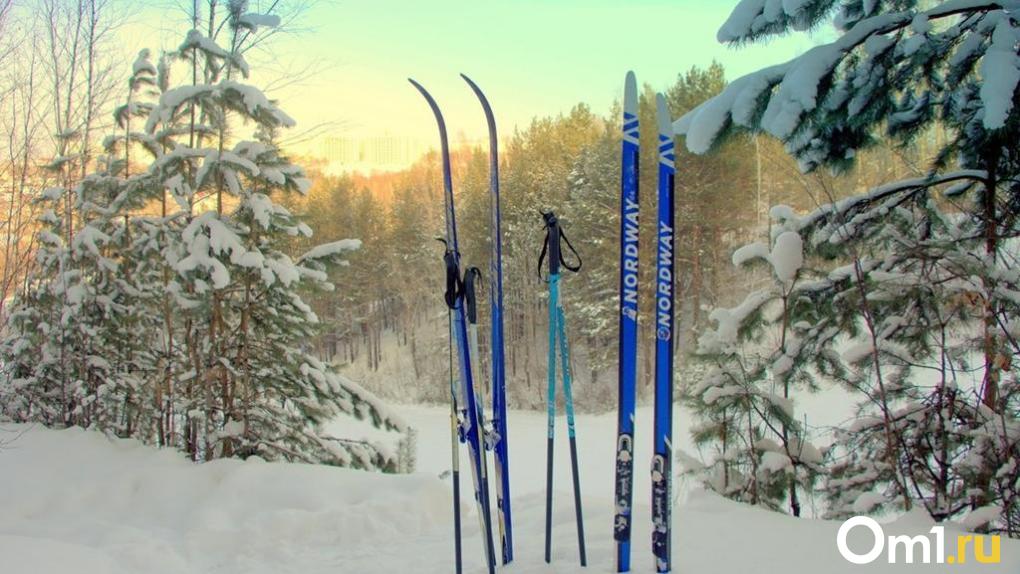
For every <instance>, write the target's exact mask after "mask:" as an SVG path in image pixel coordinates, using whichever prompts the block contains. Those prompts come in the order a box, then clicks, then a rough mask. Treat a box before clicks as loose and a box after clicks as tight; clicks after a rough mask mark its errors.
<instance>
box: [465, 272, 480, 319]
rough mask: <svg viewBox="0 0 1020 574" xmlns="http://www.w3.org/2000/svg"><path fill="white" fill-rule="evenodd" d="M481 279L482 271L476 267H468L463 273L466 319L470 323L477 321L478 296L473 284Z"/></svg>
mask: <svg viewBox="0 0 1020 574" xmlns="http://www.w3.org/2000/svg"><path fill="white" fill-rule="evenodd" d="M481 280H482V272H481V270H479V269H478V268H477V267H468V270H467V272H465V273H464V283H463V285H464V302H465V304H466V305H467V320H468V323H469V324H471V325H476V324H477V323H478V296H477V294H476V291H475V284H476V283H478V282H479V281H481Z"/></svg>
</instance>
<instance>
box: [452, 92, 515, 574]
mask: <svg viewBox="0 0 1020 574" xmlns="http://www.w3.org/2000/svg"><path fill="white" fill-rule="evenodd" d="M461 77H462V78H464V81H466V82H467V83H468V85H469V86H471V89H472V90H473V91H474V92H475V95H476V96H478V101H479V102H481V104H482V110H483V111H484V112H485V121H486V123H487V124H488V128H489V192H490V195H491V198H492V204H491V205H492V221H491V225H492V252H491V253H490V258H489V278H490V279H489V303H490V308H491V310H492V312H491V316H492V339H491V347H492V428H493V440H492V450H493V453H494V454H495V470H496V477H495V478H496V512H497V513H498V514H497V517H498V518H499V538H500V547H501V548H502V552H503V564H509V563H510V562H511V561H512V560H513V559H514V543H513V527H512V524H513V521H512V520H511V515H510V455H509V451H508V448H507V429H506V426H507V425H506V367H505V362H504V349H503V230H502V228H501V227H500V210H499V147H498V146H499V142H498V139H497V135H496V118H495V116H494V115H493V113H492V107H491V106H490V105H489V100H488V99H487V98H486V97H485V94H484V93H482V90H481V88H479V87H478V85H477V84H475V83H474V82H473V81H471V78H469V77H467V76H465V75H464V74H461Z"/></svg>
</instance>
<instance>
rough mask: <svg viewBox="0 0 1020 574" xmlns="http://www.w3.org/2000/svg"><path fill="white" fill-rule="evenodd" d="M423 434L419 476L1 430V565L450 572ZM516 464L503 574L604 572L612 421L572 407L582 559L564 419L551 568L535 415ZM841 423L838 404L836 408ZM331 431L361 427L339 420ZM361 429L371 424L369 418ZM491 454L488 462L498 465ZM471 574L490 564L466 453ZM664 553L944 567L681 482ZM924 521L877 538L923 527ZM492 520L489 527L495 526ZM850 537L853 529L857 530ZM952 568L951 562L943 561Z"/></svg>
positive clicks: (445, 459) (156, 572)
mask: <svg viewBox="0 0 1020 574" xmlns="http://www.w3.org/2000/svg"><path fill="white" fill-rule="evenodd" d="M395 410H396V411H397V412H399V413H400V414H401V415H402V416H403V417H404V418H405V419H406V420H407V421H408V422H409V424H411V425H412V426H414V427H415V428H417V429H418V472H416V473H415V474H413V475H410V476H393V475H380V474H375V473H367V472H360V471H353V470H346V469H336V468H330V467H323V466H312V465H301V464H269V463H265V462H262V461H256V460H250V461H247V462H242V461H236V460H224V461H216V462H213V463H208V464H203V465H193V464H191V463H189V462H188V461H186V460H185V459H184V458H183V457H181V456H180V455H179V454H177V453H175V452H170V451H157V450H154V449H152V448H149V447H145V446H141V445H139V444H138V443H137V442H134V441H129V440H113V441H111V440H109V439H107V438H105V437H103V436H101V435H99V434H96V433H92V432H87V431H82V430H80V429H70V430H61V431H54V430H45V429H42V428H40V427H32V428H29V427H24V426H18V425H8V426H7V427H6V428H5V429H4V431H0V432H3V435H2V436H3V438H4V440H7V439H8V438H9V437H13V436H15V435H14V434H12V433H8V432H5V431H14V433H17V432H21V431H23V430H26V429H29V430H27V432H25V433H24V434H23V435H22V436H20V437H19V438H17V439H16V440H14V441H13V442H11V443H10V444H8V445H7V447H6V448H5V449H4V450H2V451H0V477H3V481H4V487H5V488H3V489H0V509H2V511H0V557H2V558H0V572H4V573H7V572H12V573H17V574H51V573H57V572H66V571H74V572H75V574H128V573H132V574H134V573H152V574H164V573H165V574H170V573H173V574H192V573H194V574H198V573H202V574H235V573H236V574H242V573H244V574H269V573H287V574H289V573H294V574H297V573H301V574H320V573H321V574H325V573H327V572H328V573H330V574H336V573H362V572H364V573H374V572H408V573H449V572H452V571H453V541H452V535H451V533H452V522H453V520H452V513H451V504H452V502H451V498H450V482H449V479H446V480H443V479H440V478H439V477H438V476H439V474H440V473H442V472H444V471H446V470H447V469H448V468H449V461H450V442H449V441H450V435H449V432H450V430H449V418H448V417H449V412H448V410H447V408H444V407H425V406H410V407H398V408H396V409H395ZM676 414H677V417H676V418H677V424H676V428H675V432H674V436H676V437H677V438H678V439H679V440H680V448H683V449H684V450H686V451H687V452H693V451H692V450H691V449H690V443H689V441H690V439H689V438H688V436H689V433H688V424H689V417H687V416H686V412H685V411H684V410H683V409H678V410H677V413H676ZM509 416H510V419H509V420H510V430H511V434H510V443H509V444H510V469H511V481H512V483H511V488H512V494H513V499H512V501H513V512H514V532H515V535H516V538H515V553H516V557H517V561H516V562H515V563H514V564H513V565H511V566H510V567H508V568H506V569H505V571H506V572H508V573H511V572H512V573H517V574H531V573H539V572H542V573H548V572H557V573H565V574H571V573H581V572H613V571H614V565H613V556H614V546H613V540H612V532H611V528H610V526H611V524H612V518H613V508H612V491H613V468H614V461H613V457H614V455H615V446H614V438H615V434H616V416H615V414H605V415H581V416H578V421H577V425H578V442H579V448H580V451H581V481H582V488H583V504H584V517H585V528H586V533H587V540H586V541H587V548H588V561H589V567H588V568H587V569H582V568H580V567H579V566H578V561H577V534H576V530H575V527H574V509H573V499H572V495H571V486H570V470H569V456H568V452H567V441H566V424H565V421H564V419H563V417H562V415H561V416H560V417H559V418H558V420H557V429H556V430H557V433H559V434H558V438H557V443H556V449H557V452H556V456H557V458H556V466H557V469H556V476H555V481H556V487H555V492H554V516H553V524H554V526H553V528H554V536H553V563H552V564H551V565H547V564H545V563H544V561H543V556H542V552H543V536H544V511H545V499H544V488H545V432H546V429H545V423H546V418H545V415H544V413H533V412H514V411H512V412H511V413H510V415H509ZM833 416H834V417H839V416H841V415H839V414H836V412H835V411H833ZM637 417H638V418H637V434H636V452H635V454H636V460H635V462H636V464H635V482H634V487H635V493H634V502H635V509H634V530H633V541H632V547H633V551H632V558H633V564H632V566H633V571H635V572H651V571H654V568H653V562H652V559H651V549H650V546H651V544H650V542H651V528H650V510H649V502H648V501H649V498H650V478H649V461H650V457H651V450H652V449H651V446H652V441H651V410H650V408H649V407H647V406H646V407H639V409H638V412H637ZM335 426H336V428H334V429H331V430H334V431H347V432H349V433H350V432H359V430H358V429H359V428H361V427H358V425H357V424H351V423H348V422H343V423H337V425H335ZM361 430H365V431H366V432H365V434H366V436H368V435H371V432H368V430H370V429H367V430H366V428H361ZM490 464H491V463H490ZM461 468H462V469H463V470H462V472H463V473H464V474H463V475H462V495H461V496H462V498H461V504H462V513H463V514H462V519H463V522H462V524H463V529H464V534H465V539H464V546H463V548H464V567H465V569H464V571H465V573H468V574H470V573H476V572H477V573H480V572H485V566H484V561H483V558H482V556H483V554H482V544H481V537H480V535H479V532H478V531H479V527H478V519H477V515H476V514H475V512H474V503H473V501H472V499H471V478H470V473H469V471H468V470H467V469H468V466H467V464H466V449H463V448H462V449H461ZM677 490H678V491H679V492H680V493H681V494H680V497H681V500H680V502H679V503H678V505H677V506H676V507H675V508H674V539H673V540H674V545H673V561H674V569H675V571H676V572H690V573H697V574H712V573H720V574H722V573H734V574H736V573H742V572H755V573H756V574H757V573H761V574H769V573H775V574H780V573H781V574H790V573H800V572H804V573H815V572H835V573H843V572H845V573H848V574H849V573H860V572H865V573H888V574H893V573H899V572H903V571H906V572H913V571H924V572H932V571H942V570H944V569H946V567H945V566H943V567H924V566H921V565H904V564H897V565H888V564H877V563H876V564H872V565H869V566H854V565H851V564H849V563H847V562H845V561H843V559H842V558H841V557H840V556H839V555H838V553H837V550H836V548H835V533H836V531H837V529H838V526H839V525H838V524H837V523H835V522H824V521H817V520H807V519H800V520H798V519H794V518H790V517H786V516H781V515H778V514H775V513H771V512H767V511H762V510H757V509H753V508H749V507H746V506H742V505H739V504H735V503H732V502H729V501H726V500H722V499H720V498H718V497H716V496H713V495H709V494H705V493H702V492H700V491H698V492H693V493H691V492H689V491H690V489H689V488H687V487H686V485H683V484H677ZM929 527H930V524H929V523H928V522H927V521H926V519H925V518H923V517H918V516H916V515H911V516H907V517H905V518H902V519H900V520H899V521H897V522H896V523H894V524H893V525H888V526H887V530H886V532H887V534H900V533H907V532H912V533H915V534H917V533H923V532H926V531H927V530H928V528H929ZM494 528H495V526H494ZM851 544H852V545H853V540H851ZM1002 557H1003V564H1001V565H998V566H985V565H975V564H971V563H968V564H966V565H954V566H953V567H952V569H951V571H952V572H982V573H988V574H993V573H998V572H1003V573H1006V572H1017V571H1020V542H1016V541H1007V540H1004V541H1003V546H1002ZM947 571H949V570H947Z"/></svg>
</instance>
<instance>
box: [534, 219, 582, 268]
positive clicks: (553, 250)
mask: <svg viewBox="0 0 1020 574" xmlns="http://www.w3.org/2000/svg"><path fill="white" fill-rule="evenodd" d="M542 219H544V220H545V241H544V242H543V243H542V253H541V254H540V255H539V256H538V276H539V277H541V276H542V263H543V262H544V261H545V257H546V255H548V256H549V275H556V274H558V273H559V272H560V265H562V266H563V267H565V268H566V269H567V271H571V272H573V273H577V272H578V271H580V270H581V264H582V263H583V262H582V261H581V256H580V255H579V254H578V253H577V250H576V249H574V246H573V245H571V244H570V240H569V239H567V234H566V233H564V232H563V228H562V227H561V226H560V221H559V219H558V218H557V217H556V214H555V213H553V212H551V211H550V212H548V213H543V214H542ZM561 243H566V244H567V247H568V248H569V249H570V252H571V253H573V254H574V259H575V260H576V261H577V263H576V264H571V263H568V262H567V260H566V259H565V258H564V257H563V248H562V247H563V246H562V245H561Z"/></svg>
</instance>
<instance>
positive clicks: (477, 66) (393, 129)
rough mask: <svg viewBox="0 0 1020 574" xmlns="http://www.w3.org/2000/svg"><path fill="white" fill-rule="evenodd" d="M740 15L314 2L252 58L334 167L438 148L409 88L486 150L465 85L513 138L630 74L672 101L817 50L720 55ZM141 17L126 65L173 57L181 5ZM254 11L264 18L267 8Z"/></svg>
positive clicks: (540, 4)
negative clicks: (336, 154) (718, 72)
mask: <svg viewBox="0 0 1020 574" xmlns="http://www.w3.org/2000/svg"><path fill="white" fill-rule="evenodd" d="M189 4H190V3H189ZM735 5H736V2H735V0H734V1H731V0H725V1H724V0H718V1H707V2H706V1H703V0H702V1H695V0H673V1H667V0H630V1H625V0H587V1H582V0H544V1H543V0H501V1H497V0H492V1H486V2H469V1H467V0H432V1H415V0H374V1H373V0H343V1H324V2H312V3H311V4H310V7H309V8H308V9H307V10H306V11H304V13H303V14H301V16H300V17H299V18H298V19H297V20H296V21H295V22H294V24H295V25H296V27H297V28H299V29H300V30H299V31H297V32H288V33H285V34H279V35H277V36H276V37H275V38H273V39H272V40H271V42H269V43H267V44H266V46H267V47H266V48H265V49H264V50H260V51H259V52H258V53H255V54H252V55H250V57H249V59H250V60H251V63H252V67H253V77H252V79H251V81H252V83H255V84H256V85H259V86H266V85H269V86H274V85H275V86H277V87H275V88H272V89H271V90H270V95H271V96H272V97H275V98H277V99H279V100H280V101H281V106H282V107H283V109H284V110H285V111H287V113H288V114H290V115H291V116H293V117H294V118H295V119H296V120H297V121H298V128H297V129H296V130H295V132H294V133H295V134H300V133H304V132H305V131H307V130H309V129H312V130H313V131H314V133H315V137H314V138H312V139H310V140H308V141H304V142H301V143H298V144H296V145H294V146H292V147H293V149H294V150H295V151H297V152H298V153H301V154H303V155H312V156H322V155H324V153H325V147H326V138H332V139H333V140H334V144H335V142H336V140H338V139H343V140H348V141H353V142H357V143H358V145H361V146H362V147H366V146H368V144H365V143H364V142H366V141H370V140H374V141H377V140H379V139H380V138H390V139H392V140H394V141H401V142H406V145H407V146H409V147H411V148H414V149H417V148H419V147H424V148H425V149H427V148H429V147H434V146H436V145H437V143H438V142H437V139H438V138H437V135H436V127H435V122H434V121H433V119H432V116H431V114H430V112H429V110H428V108H427V106H426V104H425V102H424V101H423V100H422V99H421V97H420V96H419V95H418V93H417V92H416V91H415V90H414V89H413V88H412V87H411V86H410V85H409V84H408V83H407V78H408V77H411V76H413V77H414V78H415V79H417V80H418V81H420V82H422V83H423V84H424V85H425V86H426V87H427V88H428V89H429V90H430V91H431V92H432V94H433V96H435V97H436V99H437V100H438V101H439V103H440V105H441V106H442V108H443V111H444V115H445V116H446V120H447V124H448V129H449V132H450V136H451V139H453V140H455V141H463V140H467V141H476V140H481V139H483V138H484V137H485V134H486V131H485V121H484V117H483V115H482V112H481V109H480V107H479V106H478V103H477V101H476V100H475V98H474V95H473V94H472V93H471V91H470V89H469V88H468V86H467V85H466V84H465V83H464V82H463V80H461V78H460V77H459V73H460V72H465V73H467V74H468V75H470V76H471V77H472V78H473V79H474V80H475V81H476V82H478V84H479V85H480V86H481V87H482V88H483V89H484V90H485V91H486V94H487V95H488V97H489V99H490V101H491V102H492V106H493V108H494V110H495V113H496V119H497V122H498V123H499V128H500V131H501V133H502V134H504V135H505V134H509V133H512V131H513V130H514V129H515V128H516V127H523V126H526V125H527V124H529V123H530V121H531V120H532V118H534V117H541V116H548V115H556V114H558V113H565V112H568V111H569V110H570V108H571V107H573V106H574V105H576V104H577V103H579V102H585V103H587V104H588V105H590V106H591V107H592V109H593V110H594V111H595V112H597V113H605V112H606V111H608V110H609V108H610V106H611V104H612V102H613V101H614V100H616V99H620V98H622V93H623V77H624V74H625V73H626V72H627V70H630V69H633V70H634V71H635V72H636V73H637V76H638V80H639V82H641V83H647V84H649V85H651V86H652V87H654V88H664V87H666V86H668V85H670V84H671V83H672V82H673V81H674V80H675V78H676V76H677V74H678V73H681V72H683V71H686V70H688V69H690V68H691V67H692V66H707V65H709V64H710V63H711V62H712V61H713V60H718V61H719V62H721V63H722V64H723V66H724V67H725V68H726V70H727V76H728V77H729V78H731V79H732V78H735V77H738V76H739V75H742V74H745V73H749V72H752V71H754V70H756V69H758V68H761V67H764V66H767V65H771V64H774V63H778V62H781V61H785V60H787V59H789V58H791V57H794V56H796V55H797V54H799V53H801V52H803V51H804V50H806V49H808V48H810V47H811V46H812V45H814V40H813V38H812V37H811V36H809V35H797V36H791V37H787V38H781V39H778V40H776V41H773V42H770V43H769V44H767V45H753V46H745V47H742V48H739V49H736V48H730V47H727V46H722V45H720V44H719V43H718V42H717V41H716V40H715V31H716V30H717V29H718V28H719V26H720V25H721V24H722V23H723V22H724V21H725V19H726V17H727V16H728V15H729V12H730V10H731V9H732V7H733V6H735ZM134 6H135V8H134V14H133V15H132V17H131V18H130V19H129V21H128V23H127V24H126V25H125V26H124V27H123V29H122V30H121V31H120V32H119V42H120V44H121V45H122V46H123V48H124V50H125V51H126V52H127V53H129V54H134V53H136V52H137V51H138V49H140V48H143V47H148V48H150V49H153V50H154V51H158V50H160V49H172V48H173V47H175V46H176V45H177V44H178V43H179V42H180V39H181V37H182V34H183V32H184V31H185V30H186V29H187V27H188V19H187V16H186V14H185V11H184V8H183V7H182V5H181V4H180V3H179V2H178V0H148V1H143V2H140V3H136V4H135V5H134ZM251 6H252V9H253V10H254V9H258V7H259V6H258V1H257V0H252V2H251ZM128 62H130V60H128ZM309 71H310V72H309ZM298 139H302V138H298ZM334 147H336V146H335V145H334ZM369 147H370V146H369Z"/></svg>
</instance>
